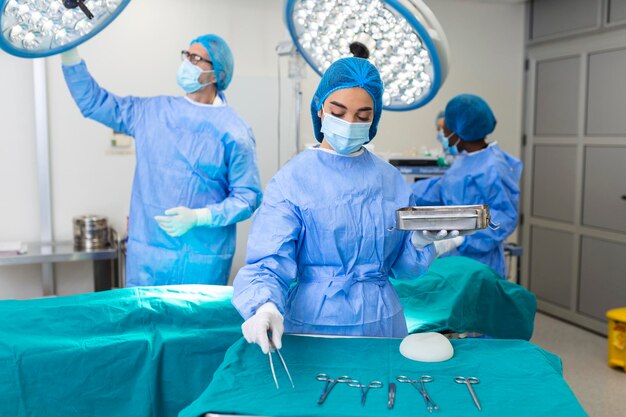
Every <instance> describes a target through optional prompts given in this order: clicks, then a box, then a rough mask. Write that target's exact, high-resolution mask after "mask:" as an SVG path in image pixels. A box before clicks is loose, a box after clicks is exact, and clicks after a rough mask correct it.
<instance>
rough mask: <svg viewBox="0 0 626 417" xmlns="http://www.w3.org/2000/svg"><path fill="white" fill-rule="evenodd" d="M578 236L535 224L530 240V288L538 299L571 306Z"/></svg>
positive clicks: (562, 305)
mask: <svg viewBox="0 0 626 417" xmlns="http://www.w3.org/2000/svg"><path fill="white" fill-rule="evenodd" d="M573 255H574V238H573V236H572V234H571V233H567V232H561V231H558V230H552V229H546V228H542V227H533V228H532V229H531V242H530V265H531V271H530V277H531V278H530V290H531V291H532V292H534V293H535V295H536V296H537V298H539V299H541V300H545V301H548V302H550V303H553V304H557V305H559V306H561V307H565V308H569V307H570V298H571V294H570V288H571V285H570V282H571V280H572V279H571V276H572V256H573Z"/></svg>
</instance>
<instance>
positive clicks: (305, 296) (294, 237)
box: [233, 57, 460, 353]
mask: <svg viewBox="0 0 626 417" xmlns="http://www.w3.org/2000/svg"><path fill="white" fill-rule="evenodd" d="M382 94H383V83H382V81H381V78H380V75H379V73H378V70H377V69H376V68H375V67H374V66H373V65H372V64H371V63H370V62H368V61H367V60H366V59H362V58H355V57H353V58H343V59H340V60H338V61H336V62H335V63H333V64H332V65H331V66H330V67H329V68H328V70H327V71H326V72H325V74H324V76H323V77H322V80H321V81H320V84H319V86H318V88H317V91H316V92H315V95H314V97H313V100H312V103H311V116H312V119H313V131H314V133H315V137H316V139H317V141H318V142H320V144H319V145H318V146H316V147H313V148H310V149H307V150H305V151H303V152H302V153H300V154H299V155H297V156H296V157H295V158H293V159H292V160H291V161H289V162H288V163H287V164H286V165H285V166H284V167H283V168H282V169H281V170H280V171H278V173H277V174H276V175H275V176H274V177H273V178H272V179H271V181H270V182H269V183H268V185H267V187H266V189H265V195H264V200H263V203H262V205H261V207H260V208H259V210H258V212H257V213H256V214H255V216H254V218H253V221H252V228H251V232H250V236H249V238H248V249H247V258H246V261H247V265H246V266H244V267H243V268H242V269H241V270H240V271H239V273H238V274H237V276H236V278H235V281H234V295H233V304H234V306H235V307H236V308H237V310H238V311H239V312H240V313H241V315H242V316H243V318H244V319H245V320H246V321H245V322H244V324H243V326H242V330H243V335H244V337H245V338H246V340H247V341H248V342H250V343H257V344H259V345H260V346H261V349H262V350H263V352H265V353H267V352H268V351H269V350H270V340H269V338H268V331H270V332H271V334H272V336H271V338H272V343H273V345H274V346H275V347H277V348H280V347H281V337H282V334H283V331H285V332H289V333H309V334H331V335H356V336H390V337H391V336H395V337H401V336H404V335H406V334H407V327H406V321H405V318H404V313H403V310H402V305H401V304H400V301H399V299H398V296H397V294H396V293H395V290H394V288H393V286H392V285H391V284H390V282H389V278H390V277H393V278H398V279H413V278H417V277H418V276H419V275H420V274H422V273H423V272H424V271H425V270H426V269H427V268H428V266H429V264H430V263H431V261H432V260H433V259H434V258H435V256H436V254H437V253H438V248H437V247H435V245H433V244H431V243H432V242H433V241H436V243H437V244H438V245H440V244H441V243H443V242H449V241H452V240H454V239H460V238H458V237H456V238H455V237H454V236H456V235H457V234H458V232H456V231H452V232H450V233H448V232H447V231H440V232H438V233H435V232H433V233H425V234H413V235H412V236H413V238H411V234H410V233H409V232H404V231H399V230H394V228H393V227H394V225H395V214H396V210H397V209H398V208H401V207H405V206H408V205H410V204H411V192H410V189H409V187H408V185H407V184H406V183H405V181H404V179H403V177H402V175H401V174H400V173H399V171H398V170H397V169H396V168H394V167H393V166H391V165H389V164H388V163H387V162H385V161H383V160H382V159H380V158H379V157H377V156H376V155H374V154H372V153H371V152H369V151H368V150H367V149H365V148H364V147H363V145H365V144H366V143H368V142H370V141H371V140H372V139H373V138H374V136H375V135H376V130H377V128H378V121H379V120H380V116H381V113H382ZM450 237H452V239H448V238H450ZM444 238H446V240H442V241H439V239H444ZM442 247H443V246H442Z"/></svg>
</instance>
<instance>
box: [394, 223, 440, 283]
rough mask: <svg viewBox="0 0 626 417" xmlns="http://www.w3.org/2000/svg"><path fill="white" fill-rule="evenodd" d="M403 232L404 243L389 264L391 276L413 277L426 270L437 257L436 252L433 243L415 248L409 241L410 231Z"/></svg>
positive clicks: (398, 277)
mask: <svg viewBox="0 0 626 417" xmlns="http://www.w3.org/2000/svg"><path fill="white" fill-rule="evenodd" d="M403 233H404V234H405V238H404V244H403V246H402V250H401V251H400V253H399V254H398V257H397V258H396V260H395V262H394V263H393V265H392V266H391V278H395V279H405V280H407V279H415V278H417V277H419V276H420V275H422V274H423V273H425V272H426V271H427V270H428V267H430V264H431V263H433V261H434V260H435V258H437V252H436V251H435V245H433V244H430V245H426V246H424V247H423V248H422V249H415V246H413V244H412V243H411V233H410V232H403Z"/></svg>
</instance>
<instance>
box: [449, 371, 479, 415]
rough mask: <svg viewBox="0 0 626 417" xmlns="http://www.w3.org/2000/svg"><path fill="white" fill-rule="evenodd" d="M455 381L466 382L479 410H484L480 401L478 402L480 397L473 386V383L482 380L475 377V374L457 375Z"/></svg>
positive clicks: (458, 382)
mask: <svg viewBox="0 0 626 417" xmlns="http://www.w3.org/2000/svg"><path fill="white" fill-rule="evenodd" d="M454 382H456V383H457V384H465V385H467V389H468V390H469V393H470V395H471V396H472V399H473V400H474V404H476V407H477V408H478V411H482V408H480V402H478V397H476V393H475V392H474V388H472V385H473V384H478V383H479V382H480V380H479V379H478V378H474V377H473V376H470V377H467V378H465V377H462V376H457V377H456V378H454Z"/></svg>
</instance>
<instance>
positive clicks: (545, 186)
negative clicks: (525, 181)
mask: <svg viewBox="0 0 626 417" xmlns="http://www.w3.org/2000/svg"><path fill="white" fill-rule="evenodd" d="M575 195H576V146H559V145H537V146H535V155H534V158H533V195H532V197H533V198H532V206H533V216H537V217H543V218H547V219H553V220H559V221H563V222H567V223H573V222H574V208H575V205H574V202H575V198H574V197H575Z"/></svg>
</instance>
